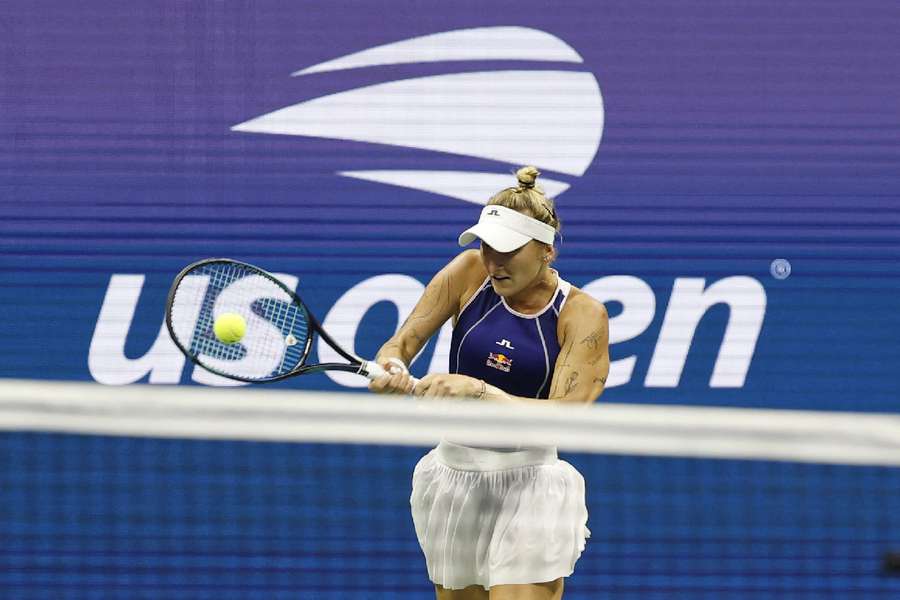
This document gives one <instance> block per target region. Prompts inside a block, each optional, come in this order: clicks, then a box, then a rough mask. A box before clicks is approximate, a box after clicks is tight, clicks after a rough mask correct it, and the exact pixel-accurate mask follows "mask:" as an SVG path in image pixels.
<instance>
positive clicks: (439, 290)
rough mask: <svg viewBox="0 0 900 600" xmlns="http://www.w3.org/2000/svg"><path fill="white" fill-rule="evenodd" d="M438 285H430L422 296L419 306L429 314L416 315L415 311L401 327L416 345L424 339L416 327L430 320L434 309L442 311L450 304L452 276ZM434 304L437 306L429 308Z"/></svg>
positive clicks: (445, 276)
mask: <svg viewBox="0 0 900 600" xmlns="http://www.w3.org/2000/svg"><path fill="white" fill-rule="evenodd" d="M436 283H438V285H429V286H428V287H427V288H425V293H424V294H423V295H422V299H421V300H420V301H419V305H418V306H421V307H423V308H428V309H429V310H428V311H427V312H424V311H423V314H418V315H417V314H416V313H415V311H413V314H411V315H409V316H408V317H407V318H406V320H405V321H404V322H403V325H401V326H400V330H401V331H406V332H407V333H408V334H409V335H410V337H411V338H413V339H414V340H415V341H416V343H422V342H423V341H425V340H424V337H423V336H422V334H420V333H419V331H418V330H417V329H416V325H417V324H418V323H419V322H420V321H424V320H426V319H428V318H429V317H430V316H431V315H430V312H431V310H433V309H438V310H439V311H440V310H442V309H443V308H444V307H445V306H449V304H450V290H451V288H452V286H451V285H450V284H451V281H450V276H449V275H444V276H443V277H441V279H440V280H439V282H436ZM432 303H434V304H435V306H429V304H432Z"/></svg>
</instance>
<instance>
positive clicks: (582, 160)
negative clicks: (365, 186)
mask: <svg viewBox="0 0 900 600" xmlns="http://www.w3.org/2000/svg"><path fill="white" fill-rule="evenodd" d="M474 60H479V61H485V60H490V61H517V63H520V62H522V61H530V62H549V63H576V64H583V63H584V60H583V59H582V57H581V56H580V55H579V54H578V52H576V51H575V49H573V48H572V47H571V46H569V45H568V44H566V43H565V42H564V41H562V40H561V39H559V38H558V37H556V36H554V35H551V34H549V33H547V32H544V31H540V30H538V29H531V28H526V27H478V28H472V29H458V30H454V31H446V32H442V33H435V34H431V35H426V36H421V37H415V38H410V39H406V40H402V41H399V42H395V43H392V44H387V45H384V46H377V47H374V48H369V49H367V50H363V51H361V52H356V53H354V54H348V55H346V56H342V57H340V58H336V59H334V60H330V61H327V62H324V63H319V64H317V65H313V66H311V67H307V68H305V69H302V70H299V71H296V72H294V73H292V76H294V77H301V76H304V75H308V74H311V73H323V72H328V71H339V70H344V69H359V68H365V67H373V66H382V65H398V64H412V63H447V62H452V61H474ZM603 120H604V111H603V99H602V96H601V94H600V87H599V85H598V83H597V80H596V78H595V77H594V75H593V74H592V73H590V72H588V71H580V70H554V69H552V68H547V69H513V70H492V71H470V72H463V73H453V74H443V75H433V76H428V77H417V78H412V79H402V80H398V81H388V82H385V83H379V84H376V85H370V86H365V87H359V88H356V89H351V90H348V91H344V92H340V93H336V94H330V95H326V96H321V97H318V98H313V99H312V100H308V101H305V102H301V103H299V104H294V105H291V106H287V107H284V108H281V109H278V110H275V111H273V112H270V113H267V114H263V115H260V116H258V117H255V118H252V119H250V120H248V121H245V122H243V123H239V124H237V125H234V126H233V127H232V128H231V129H232V131H237V132H245V133H264V134H277V135H292V136H307V137H318V138H330V139H339V140H348V141H357V142H369V143H377V144H387V145H392V146H400V147H406V148H416V149H421V150H430V151H434V152H442V153H446V154H450V155H458V156H466V157H476V158H481V159H487V160H490V161H497V162H501V163H508V164H509V165H515V166H521V165H524V164H533V165H536V166H537V167H538V168H540V169H541V170H542V171H543V172H544V173H545V176H543V177H542V178H541V184H542V185H543V187H544V189H545V191H546V192H547V194H548V195H550V196H553V197H556V196H559V195H560V194H562V193H563V192H565V191H566V190H567V189H568V188H569V186H570V183H568V182H566V181H562V180H559V179H554V174H558V175H556V176H566V175H568V176H570V177H571V176H575V177H578V176H581V175H583V174H584V172H585V171H586V170H587V168H588V166H589V165H590V164H591V161H592V160H593V158H594V156H595V155H596V153H597V149H598V148H599V146H600V138H601V135H602V132H603ZM508 171H509V169H503V170H502V172H482V171H479V172H471V171H451V170H444V171H435V170H419V169H416V170H390V169H388V170H357V171H339V172H338V173H337V174H338V175H340V176H343V177H352V178H356V179H363V180H367V181H374V182H379V183H383V184H389V185H395V186H401V187H405V188H411V189H416V190H421V191H426V192H431V193H435V194H440V195H444V196H450V197H452V198H457V199H459V200H464V201H467V202H474V203H479V204H483V203H484V202H485V201H486V199H487V198H489V197H490V196H491V195H492V194H493V193H494V192H496V191H497V190H498V189H501V188H503V187H506V186H507V185H508V184H509V172H508ZM547 175H549V176H547Z"/></svg>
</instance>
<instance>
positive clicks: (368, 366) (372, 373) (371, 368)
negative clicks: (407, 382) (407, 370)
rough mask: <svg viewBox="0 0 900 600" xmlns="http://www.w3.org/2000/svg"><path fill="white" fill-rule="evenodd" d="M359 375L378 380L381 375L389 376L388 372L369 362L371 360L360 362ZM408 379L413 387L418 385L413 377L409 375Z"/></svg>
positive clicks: (373, 362)
mask: <svg viewBox="0 0 900 600" xmlns="http://www.w3.org/2000/svg"><path fill="white" fill-rule="evenodd" d="M359 374H360V375H365V376H366V377H368V378H369V379H378V378H379V377H381V376H382V375H390V373H389V372H387V371H385V370H384V367H382V366H381V365H379V364H378V363H377V362H375V361H371V360H364V361H363V362H362V365H360V367H359ZM409 377H410V379H412V382H413V385H416V384H418V383H419V380H418V379H416V378H415V377H413V376H412V375H410V376H409Z"/></svg>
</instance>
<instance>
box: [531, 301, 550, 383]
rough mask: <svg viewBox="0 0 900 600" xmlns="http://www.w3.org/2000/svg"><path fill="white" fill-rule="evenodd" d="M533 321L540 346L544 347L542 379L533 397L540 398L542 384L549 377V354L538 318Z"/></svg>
mask: <svg viewBox="0 0 900 600" xmlns="http://www.w3.org/2000/svg"><path fill="white" fill-rule="evenodd" d="M535 323H536V324H537V330H538V335H539V336H540V337H541V346H543V347H544V381H543V383H541V387H540V388H538V391H537V394H535V396H534V397H535V398H540V397H541V392H543V391H544V386H545V385H547V378H548V377H550V355H549V354H547V342H545V341H544V331H543V330H542V329H541V321H540V319H538V320H536V321H535Z"/></svg>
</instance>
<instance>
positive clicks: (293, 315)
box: [171, 262, 310, 380]
mask: <svg viewBox="0 0 900 600" xmlns="http://www.w3.org/2000/svg"><path fill="white" fill-rule="evenodd" d="M224 313H235V314H238V315H240V316H241V317H242V318H243V319H244V321H245V322H246V323H247V331H246V334H245V336H244V337H243V338H242V339H241V340H239V341H238V342H235V343H233V344H226V343H223V342H221V341H220V340H219V339H218V338H216V335H215V333H214V330H213V326H214V323H215V321H216V319H217V318H219V317H220V316H221V315H222V314H224ZM171 314H172V319H173V323H175V324H176V326H175V334H176V337H177V338H179V339H178V341H179V343H180V344H181V345H182V347H184V348H186V349H188V351H189V353H190V354H191V356H193V357H194V358H195V359H196V360H197V361H198V362H200V363H201V364H202V365H204V366H205V367H206V368H209V369H210V370H212V371H213V372H218V373H221V374H225V375H228V376H238V377H242V378H247V379H257V380H264V379H269V378H272V377H277V376H279V375H282V374H285V373H288V372H290V371H292V370H293V369H295V368H296V367H298V366H300V365H301V364H302V362H303V360H304V357H305V354H306V346H307V338H308V336H309V333H310V332H309V324H308V317H307V313H306V309H305V308H304V307H303V306H302V305H300V304H297V303H296V302H295V301H294V300H293V298H292V297H291V296H290V295H289V294H288V293H287V292H286V291H285V290H284V289H283V288H282V287H281V286H279V285H278V284H277V283H275V282H273V281H272V280H271V279H269V278H268V277H265V276H264V275H261V274H260V272H259V271H257V270H255V269H253V268H249V267H245V266H242V265H239V264H233V263H228V262H212V263H206V264H203V265H200V266H198V267H197V268H196V269H195V270H193V271H191V272H190V273H189V274H187V275H186V276H184V277H183V278H182V279H181V282H180V283H179V284H178V286H177V288H176V291H175V294H174V297H173V303H172V308H171ZM192 318H193V319H194V322H193V324H191V323H190V321H191V319H192Z"/></svg>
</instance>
